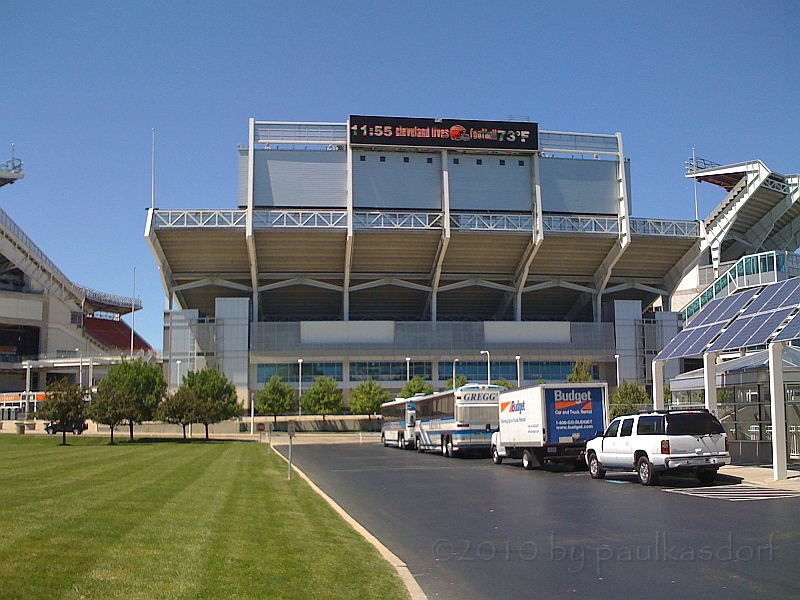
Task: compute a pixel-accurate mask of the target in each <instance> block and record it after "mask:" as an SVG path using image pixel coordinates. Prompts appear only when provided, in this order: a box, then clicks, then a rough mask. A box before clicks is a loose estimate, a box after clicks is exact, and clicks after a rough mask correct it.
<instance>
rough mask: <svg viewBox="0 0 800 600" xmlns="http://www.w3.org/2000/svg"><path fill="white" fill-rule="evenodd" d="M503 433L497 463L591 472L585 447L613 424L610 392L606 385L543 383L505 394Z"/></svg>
mask: <svg viewBox="0 0 800 600" xmlns="http://www.w3.org/2000/svg"><path fill="white" fill-rule="evenodd" d="M499 415H500V418H499V429H498V430H497V431H496V432H495V433H494V434H493V435H492V447H491V450H492V459H493V460H494V463H495V464H498V465H499V464H500V463H502V462H503V459H504V458H514V459H522V465H523V467H525V469H532V468H534V467H535V466H544V464H545V463H548V462H553V463H555V462H566V463H572V464H574V465H575V467H576V468H578V469H584V468H586V462H585V459H584V455H585V452H586V442H587V441H588V440H590V439H592V438H594V437H595V436H596V435H597V434H598V432H602V431H603V430H604V429H605V425H606V423H607V422H608V386H607V384H606V383H605V382H601V383H574V384H573V383H544V384H540V385H535V386H532V387H528V388H522V389H518V390H512V391H508V392H503V393H501V394H500V403H499Z"/></svg>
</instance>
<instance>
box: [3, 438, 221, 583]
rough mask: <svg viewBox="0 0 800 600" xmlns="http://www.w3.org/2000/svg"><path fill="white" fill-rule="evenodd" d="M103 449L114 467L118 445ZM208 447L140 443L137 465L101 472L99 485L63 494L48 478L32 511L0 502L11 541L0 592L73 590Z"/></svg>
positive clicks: (186, 476) (189, 473) (176, 487)
mask: <svg viewBox="0 0 800 600" xmlns="http://www.w3.org/2000/svg"><path fill="white" fill-rule="evenodd" d="M176 446H177V445H176ZM64 450H67V451H69V450H70V449H69V448H64ZM90 450H102V448H97V449H90ZM108 450H109V451H111V454H109V455H108V456H109V459H108V461H107V463H108V465H109V467H110V470H111V471H114V472H117V471H119V461H118V460H116V459H117V457H116V456H114V455H113V451H114V450H116V448H113V447H110V448H108ZM174 450H175V449H173V452H174ZM210 450H212V449H211V448H210V447H208V446H206V447H203V446H201V445H197V449H196V453H195V455H193V454H191V453H186V452H181V451H180V450H178V452H174V453H170V452H168V451H165V450H164V449H163V448H162V447H160V446H159V447H149V446H146V445H142V447H141V448H140V451H141V456H138V457H137V459H139V460H137V461H136V463H137V464H135V465H132V466H131V468H130V469H128V470H126V471H125V473H124V475H118V476H117V477H116V478H115V477H114V476H109V477H103V478H102V479H101V481H105V486H99V485H95V486H89V482H88V481H87V482H86V483H87V486H86V487H85V488H84V489H83V491H81V492H79V493H78V492H76V493H70V494H61V493H60V488H59V484H58V479H57V477H54V478H53V484H52V486H51V489H50V490H49V494H48V496H46V497H43V498H42V499H41V501H40V503H39V506H37V510H36V512H27V513H21V512H19V511H16V512H7V511H5V509H3V514H2V518H3V520H2V522H1V523H2V525H0V532H1V533H0V539H3V540H4V541H5V540H9V541H11V542H12V543H10V544H4V546H3V547H2V548H1V549H0V583H2V582H6V581H8V582H9V586H6V585H2V588H0V598H5V597H13V598H40V597H53V596H52V594H53V593H54V591H55V590H59V589H65V588H66V589H75V586H76V585H77V584H78V583H80V582H81V581H82V580H83V579H84V578H85V572H86V571H87V570H89V569H91V568H92V567H93V566H94V564H95V563H96V561H97V560H99V557H100V556H101V555H102V554H103V553H104V552H107V550H108V548H109V547H112V546H113V545H115V544H116V543H117V542H118V540H119V539H120V538H121V537H122V536H124V535H125V534H126V533H127V532H128V531H130V530H131V529H133V528H134V527H135V526H136V525H137V524H138V523H139V522H141V521H142V520H143V519H146V518H147V515H148V513H149V512H151V511H152V510H154V509H156V508H157V507H158V506H160V505H161V504H164V503H166V502H167V501H168V500H169V499H170V498H171V497H172V496H174V495H175V494H177V493H179V492H180V491H181V490H182V489H183V488H185V487H186V486H187V485H188V484H189V483H190V482H191V481H192V480H193V479H194V477H195V474H194V473H195V472H196V471H197V470H199V469H201V468H202V467H203V465H204V463H205V462H206V455H207V454H208V453H209V451H210ZM184 454H185V457H184V456H182V455H184ZM156 458H160V460H154V459H156ZM173 459H174V460H173ZM187 459H188V460H187ZM8 525H10V526H8ZM42 564H44V565H47V568H46V569H41V565H42ZM43 593H45V594H46V595H44V596H43V595H42V594H43ZM6 594H11V595H9V596H7V595H6Z"/></svg>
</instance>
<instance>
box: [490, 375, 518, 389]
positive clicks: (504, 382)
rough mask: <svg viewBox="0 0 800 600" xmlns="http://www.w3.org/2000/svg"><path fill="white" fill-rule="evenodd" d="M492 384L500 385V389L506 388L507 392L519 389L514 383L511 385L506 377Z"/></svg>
mask: <svg viewBox="0 0 800 600" xmlns="http://www.w3.org/2000/svg"><path fill="white" fill-rule="evenodd" d="M492 383H493V384H494V385H499V386H500V387H504V388H506V389H507V390H513V389H514V388H516V387H517V386H515V385H514V384H513V383H511V382H510V381H509V380H508V379H506V378H505V377H501V378H500V379H498V380H497V381H493V382H492Z"/></svg>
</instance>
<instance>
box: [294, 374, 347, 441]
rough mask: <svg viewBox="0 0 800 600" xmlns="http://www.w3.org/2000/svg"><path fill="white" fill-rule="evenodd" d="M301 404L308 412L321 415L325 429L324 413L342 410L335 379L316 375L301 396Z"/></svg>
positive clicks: (339, 393)
mask: <svg viewBox="0 0 800 600" xmlns="http://www.w3.org/2000/svg"><path fill="white" fill-rule="evenodd" d="M303 406H305V407H306V410H307V411H308V412H309V413H312V414H315V415H322V429H323V431H324V430H325V415H335V414H339V413H341V412H342V390H340V389H339V388H338V384H337V383H336V380H335V379H331V378H330V377H325V376H324V375H323V376H322V377H317V380H316V381H315V382H314V385H312V386H311V387H310V388H308V392H306V395H305V396H303Z"/></svg>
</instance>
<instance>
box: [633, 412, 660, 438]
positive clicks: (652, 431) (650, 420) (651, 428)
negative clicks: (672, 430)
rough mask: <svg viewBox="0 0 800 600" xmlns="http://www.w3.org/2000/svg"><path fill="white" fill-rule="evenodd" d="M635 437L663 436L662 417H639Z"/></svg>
mask: <svg viewBox="0 0 800 600" xmlns="http://www.w3.org/2000/svg"><path fill="white" fill-rule="evenodd" d="M636 433H637V435H664V417H661V416H658V417H639V423H638V424H637V425H636Z"/></svg>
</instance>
